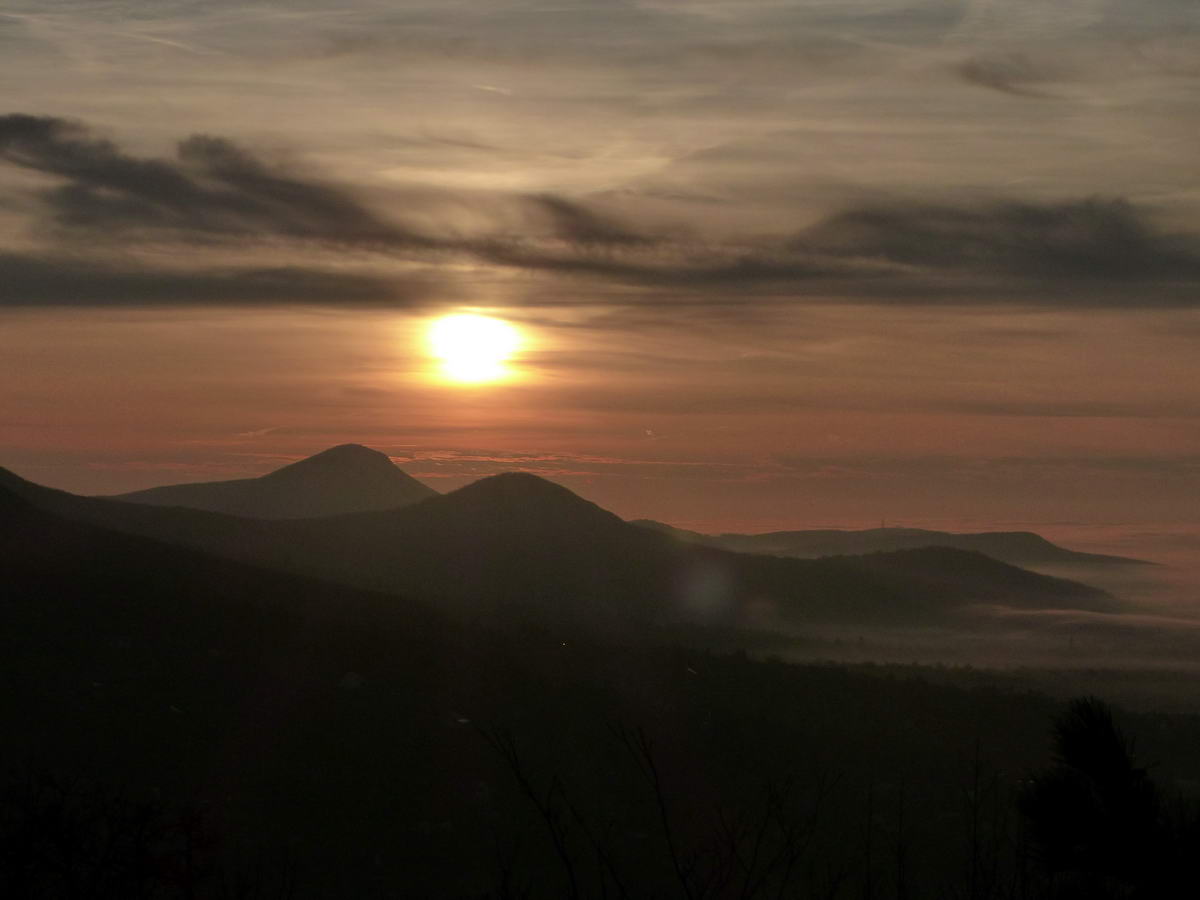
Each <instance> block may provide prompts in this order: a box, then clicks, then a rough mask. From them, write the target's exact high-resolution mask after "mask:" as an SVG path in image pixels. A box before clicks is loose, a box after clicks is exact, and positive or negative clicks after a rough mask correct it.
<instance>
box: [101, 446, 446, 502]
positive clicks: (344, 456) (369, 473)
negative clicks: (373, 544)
mask: <svg viewBox="0 0 1200 900" xmlns="http://www.w3.org/2000/svg"><path fill="white" fill-rule="evenodd" d="M436 493H437V492H436V491H435V490H433V488H431V487H428V486H427V485H425V484H422V483H421V482H420V481H417V479H415V478H413V477H412V476H411V475H408V474H407V473H405V472H404V471H403V470H402V469H400V468H399V467H398V466H396V464H395V463H393V462H392V461H391V459H390V458H388V456H386V455H385V454H383V453H380V452H379V451H378V450H371V449H370V448H368V447H364V446H362V445H361V444H342V445H340V446H337V447H332V448H330V449H329V450H325V451H324V452H322V453H318V454H316V455H315V456H310V457H308V458H307V459H302V460H300V461H299V462H294V463H292V464H291V465H287V466H284V467H283V468H282V469H276V470H275V471H274V472H271V473H269V474H267V475H263V476H261V477H259V478H239V479H236V480H233V481H204V482H196V483H192V484H171V485H166V486H164V487H156V488H149V489H148V490H144V491H133V492H132V493H128V494H120V495H118V496H117V497H115V498H114V499H117V500H127V501H130V502H133V503H146V504H150V505H153V506H186V507H188V508H190V509H203V510H207V511H209V512H221V513H229V514H230V515H235V516H247V517H250V518H257V519H303V518H312V517H316V516H332V515H339V514H341V513H350V512H364V511H367V510H376V509H393V508H395V507H398V506H407V505H408V504H410V503H416V502H418V501H420V500H424V499H425V498H426V497H432V496H435V495H436Z"/></svg>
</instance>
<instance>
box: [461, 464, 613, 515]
mask: <svg viewBox="0 0 1200 900" xmlns="http://www.w3.org/2000/svg"><path fill="white" fill-rule="evenodd" d="M445 501H446V503H447V504H448V505H449V506H453V507H456V508H459V509H471V510H474V511H475V514H479V513H480V512H481V511H482V510H487V511H488V512H487V515H491V516H499V517H501V518H504V519H507V518H509V517H511V516H518V517H521V518H526V519H538V520H540V521H543V522H548V521H559V522H581V521H593V522H597V523H599V522H601V521H602V522H604V523H605V525H610V524H611V523H613V522H615V523H618V524H621V525H624V523H623V522H621V520H620V519H619V518H618V517H617V516H615V515H613V514H612V513H610V512H608V510H605V509H603V508H601V507H600V506H597V505H596V504H595V503H592V502H591V501H590V500H585V499H583V498H582V497H580V496H579V495H578V494H576V493H575V492H574V491H572V490H570V489H569V488H566V487H563V486H562V485H561V484H557V483H555V482H553V481H549V480H548V479H545V478H542V477H541V476H539V475H533V474H530V473H529V472H503V473H501V474H499V475H490V476H488V477H487V478H481V479H480V480H479V481H475V482H472V483H471V484H468V485H467V486H466V487H462V488H459V489H458V490H457V491H454V492H453V493H451V494H447V495H445Z"/></svg>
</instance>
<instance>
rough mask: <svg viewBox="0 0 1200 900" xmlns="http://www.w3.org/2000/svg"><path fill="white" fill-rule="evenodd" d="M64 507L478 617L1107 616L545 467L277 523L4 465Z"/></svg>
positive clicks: (1079, 597) (574, 620)
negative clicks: (799, 539) (837, 550)
mask: <svg viewBox="0 0 1200 900" xmlns="http://www.w3.org/2000/svg"><path fill="white" fill-rule="evenodd" d="M3 484H7V485H8V486H9V487H10V489H12V490H14V491H15V492H17V493H21V494H22V495H23V496H24V497H26V499H28V500H30V501H31V502H33V503H34V504H36V505H38V506H40V507H42V508H44V509H49V510H52V511H54V512H55V513H57V514H58V515H61V516H65V517H68V518H72V519H76V520H83V521H87V522H90V523H92V524H98V525H101V526H103V527H106V528H109V529H115V530H119V531H125V532H132V533H137V534H142V535H149V536H153V537H156V538H159V539H161V540H166V541H172V542H174V543H178V544H183V545H187V546H190V547H193V548H197V549H202V550H205V551H207V552H210V553H215V554H218V555H220V556H223V557H228V558H234V559H238V560H240V561H243V562H249V563H253V564H256V565H261V566H267V567H270V568H274V569H280V570H284V571H289V572H294V573H299V574H303V575H308V576H315V577H317V578H320V579H323V580H327V581H336V582H339V583H343V584H347V585H352V586H354V587H358V588H365V589H369V590H374V591H381V592H387V593H398V594H402V595H405V596H412V597H417V598H423V599H426V600H428V601H429V602H431V603H434V604H436V605H438V606H439V607H440V608H442V609H444V610H448V611H452V612H454V613H455V614H457V615H458V616H460V617H464V618H466V619H468V620H475V621H482V622H503V623H507V624H514V623H522V622H526V623H530V624H540V625H546V624H552V625H562V626H586V627H588V628H603V629H621V630H625V631H628V630H630V629H634V630H636V629H639V628H644V627H645V626H647V625H650V624H655V623H657V624H670V623H674V622H681V621H691V622H695V621H700V622H705V623H709V624H713V625H730V624H734V625H736V624H759V625H762V624H764V623H768V622H769V621H771V620H774V619H776V618H783V619H789V620H796V621H853V622H865V621H878V622H902V623H914V624H915V623H918V622H924V621H930V620H932V619H937V618H939V617H944V616H947V615H953V614H954V612H955V611H956V610H960V609H962V608H963V607H965V606H967V605H969V604H972V603H989V604H1001V605H1014V606H1026V607H1028V606H1049V607H1055V608H1079V609H1091V610H1108V609H1112V608H1113V607H1114V603H1115V601H1114V600H1113V598H1112V597H1111V596H1109V595H1108V594H1106V593H1104V592H1103V591H1099V590H1096V589H1094V588H1090V587H1088V586H1086V585H1082V584H1078V583H1076V582H1071V581H1065V580H1061V579H1054V578H1048V577H1046V576H1042V575H1037V574H1034V573H1031V572H1024V571H1023V570H1020V569H1016V568H1014V567H1012V566H1008V565H1006V564H1004V563H999V562H996V561H995V560H992V559H989V558H987V557H985V556H982V555H981V554H978V553H973V552H970V551H960V550H952V549H943V550H941V551H938V552H936V553H930V552H923V553H916V554H907V555H904V554H901V555H896V556H889V555H887V554H883V555H878V556H872V557H870V558H867V559H865V560H860V559H855V558H853V557H842V558H836V559H828V560H801V559H786V558H781V557H772V556H758V555H750V554H742V553H735V552H731V551H726V550H722V549H719V548H712V547H706V546H701V545H696V544H688V543H685V542H681V541H678V540H675V539H674V538H672V537H669V536H667V535H663V534H657V533H655V532H653V531H651V530H648V529H645V528H640V527H637V526H635V525H631V524H629V523H626V522H624V521H622V520H621V519H620V518H618V517H617V516H615V515H613V514H612V513H609V512H607V511H605V510H603V509H601V508H600V507H598V506H596V505H595V504H593V503H590V502H588V501H587V500H584V499H583V498H581V497H578V496H577V495H575V494H573V493H572V492H571V491H569V490H567V489H566V488H564V487H562V486H560V485H556V484H554V483H552V482H549V481H546V480H545V479H542V478H538V477H536V476H533V475H527V474H520V473H510V474H505V475H496V476H493V477H490V478H485V479H483V480H481V481H478V482H475V483H474V484H470V485H467V486H466V487H464V488H461V489H460V490H457V491H454V492H452V493H449V494H445V495H437V496H434V497H430V498H429V499H427V500H424V501H422V502H420V503H417V504H414V505H411V506H407V507H402V508H399V509H390V510H384V511H377V512H364V513H353V514H346V515H342V516H333V517H326V518H320V519H304V520H290V521H265V520H251V519H242V518H238V517H234V516H228V515H222V514H216V513H206V512H201V511H197V510H188V509H179V508H161V507H150V506H144V505H141V504H135V503H129V502H124V501H115V500H106V499H102V498H86V497H76V496H73V495H71V494H67V493H64V492H62V491H54V490H50V489H47V488H42V487H39V486H37V485H33V484H31V483H29V482H25V481H23V480H21V479H19V478H17V477H16V476H14V475H11V473H3V472H0V485H3Z"/></svg>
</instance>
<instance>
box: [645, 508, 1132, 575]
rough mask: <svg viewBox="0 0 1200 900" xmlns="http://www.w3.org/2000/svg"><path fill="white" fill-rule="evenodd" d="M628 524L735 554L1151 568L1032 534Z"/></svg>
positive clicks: (893, 529)
mask: <svg viewBox="0 0 1200 900" xmlns="http://www.w3.org/2000/svg"><path fill="white" fill-rule="evenodd" d="M631 524H634V525H638V526H641V527H643V528H649V529H651V530H653V531H658V532H661V533H663V534H669V535H671V536H673V537H675V538H677V539H679V540H682V541H688V542H690V543H696V544H704V545H706V546H710V547H720V548H722V549H725V550H733V551H736V552H738V553H767V554H771V555H773V556H794V557H798V558H801V559H816V558H818V557H822V556H842V555H848V554H862V553H879V552H888V551H893V550H916V549H919V548H921V547H953V548H955V549H957V550H972V551H975V552H977V553H983V554H986V555H987V556H990V557H992V558H994V559H998V560H1001V561H1003V562H1007V563H1011V564H1013V565H1018V566H1050V565H1151V564H1150V563H1147V562H1146V561H1145V560H1141V559H1131V558H1129V557H1125V556H1108V555H1105V554H1101V553H1080V552H1078V551H1075V550H1068V549H1067V548H1065V547H1060V546H1058V545H1057V544H1053V543H1051V542H1050V541H1048V540H1046V539H1045V538H1044V537H1042V536H1041V535H1038V534H1034V533H1033V532H1031V531H983V532H973V533H956V532H951V531H927V530H925V529H921V528H868V529H864V530H861V531H842V530H836V529H821V530H814V531H772V532H767V533H765V534H701V533H700V532H696V531H687V530H685V529H682V528H673V527H672V526H670V525H665V524H663V523H662V522H655V521H653V520H651V519H637V520H635V521H634V522H632V523H631Z"/></svg>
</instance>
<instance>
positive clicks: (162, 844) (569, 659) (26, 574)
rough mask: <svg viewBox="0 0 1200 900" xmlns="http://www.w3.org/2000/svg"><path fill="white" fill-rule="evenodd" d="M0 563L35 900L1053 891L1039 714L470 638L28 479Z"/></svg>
mask: <svg viewBox="0 0 1200 900" xmlns="http://www.w3.org/2000/svg"><path fill="white" fill-rule="evenodd" d="M538 489H539V490H542V489H544V488H541V487H539V488H538ZM477 490H481V491H492V490H497V491H502V492H508V491H517V492H518V493H517V496H519V497H521V498H524V497H525V495H524V493H521V492H520V490H521V489H519V484H514V483H513V482H512V481H511V479H509V480H503V481H501V482H499V488H496V487H492V486H490V485H489V484H487V483H485V484H484V485H482V486H480V487H479V488H477ZM467 499H468V500H470V499H471V495H469V494H468V495H467ZM566 499H569V498H566ZM459 502H465V501H459ZM474 502H476V501H472V504H471V505H473V503H474ZM571 508H573V507H571ZM453 511H454V510H453V509H451V512H453ZM155 512H161V511H157V510H156V511H155ZM451 512H446V513H443V515H446V516H447V517H448V519H447V521H449V517H450V515H451ZM214 521H217V522H220V521H224V520H223V519H222V518H221V517H217V518H216V519H215V520H214ZM235 521H236V520H235ZM557 521H558V520H557V519H554V518H549V519H547V521H546V522H544V523H543V524H542V525H541V526H538V527H542V528H548V527H550V526H552V525H554V524H555V523H556V522H557ZM508 524H510V525H511V524H512V523H511V522H510V523H508ZM594 525H595V528H596V532H595V533H594V535H593V536H594V537H596V538H597V539H599V537H600V530H601V529H602V528H603V527H604V526H602V525H601V519H600V517H599V516H597V517H595V520H594ZM439 527H442V526H439ZM476 537H480V538H482V537H486V533H485V532H483V531H480V532H479V533H477V535H476ZM0 561H2V563H3V578H4V588H5V589H4V590H3V591H2V592H0V616H2V617H3V627H0V684H3V686H4V690H3V691H0V719H2V721H4V722H5V723H6V727H5V740H4V741H3V742H0V772H2V773H4V775H3V779H4V781H3V783H2V784H0V889H2V890H3V894H4V896H6V897H14V898H33V897H39V898H46V897H65V896H87V897H112V898H116V897H120V898H122V900H148V898H151V897H154V898H164V897H169V898H183V897H191V898H216V897H256V898H258V897H289V898H299V900H306V898H327V897H356V898H375V897H380V898H382V897H395V896H415V897H430V898H441V897H447V898H449V897H484V896H491V897H503V896H513V895H514V894H517V895H521V896H527V897H530V898H553V897H562V896H572V895H574V896H580V897H599V896H604V895H608V896H614V895H615V896H628V897H637V898H652V897H665V896H685V895H692V896H701V895H706V896H768V895H769V896H821V897H828V898H831V900H849V898H856V897H862V896H866V895H869V894H870V895H879V893H880V892H879V888H880V885H884V884H887V885H892V884H896V883H902V884H903V886H904V892H905V893H906V895H908V896H970V895H971V893H970V892H971V891H973V892H974V895H975V896H988V895H991V896H1000V895H1003V894H1002V893H1001V889H1002V888H1003V887H1005V886H1007V885H1009V884H1011V883H1014V880H1015V879H1017V878H1022V879H1024V878H1028V877H1029V876H1028V873H1027V872H1025V870H1024V869H1023V866H1024V865H1025V862H1024V858H1023V857H1022V855H1021V852H1022V851H1021V845H1020V843H1019V840H1020V836H1021V834H1022V830H1021V828H1020V827H1019V823H1018V822H1017V820H1016V818H1015V810H1014V809H1013V808H1012V806H1011V804H1010V803H1009V801H1008V798H1009V797H1010V796H1011V792H1012V791H1013V790H1015V789H1016V787H1017V786H1018V785H1019V784H1021V783H1024V781H1025V779H1026V778H1027V775H1028V773H1029V772H1030V771H1031V770H1034V769H1036V768H1038V767H1041V766H1045V765H1046V764H1047V763H1048V762H1049V755H1050V752H1049V749H1050V748H1049V742H1048V740H1047V729H1048V724H1049V721H1050V718H1051V715H1052V713H1053V712H1054V709H1055V707H1054V705H1053V704H1051V703H1050V702H1049V701H1046V700H1045V699H1042V698H1038V697H1036V696H1031V695H1028V694H1025V693H1005V692H1002V691H995V690H973V691H966V690H961V689H956V688H952V687H947V686H935V685H933V684H929V683H926V682H924V681H923V680H922V679H921V676H920V672H914V673H913V676H912V677H899V678H896V677H893V678H882V677H874V676H868V675H865V674H861V673H854V672H850V671H846V670H842V669H835V668H832V667H819V666H816V667H797V666H788V665H783V664H779V663H755V662H752V661H750V660H747V659H746V658H745V657H744V656H729V657H724V656H714V655H711V654H708V653H704V652H697V651H691V650H687V649H670V648H667V647H659V646H655V645H654V644H652V643H648V642H643V643H641V644H640V645H639V646H630V645H621V644H616V643H606V642H595V641H586V640H581V641H577V640H566V641H564V640H563V639H561V636H560V635H557V634H553V633H547V632H545V631H538V630H524V631H514V630H512V629H500V630H497V629H493V630H487V631H484V630H479V629H474V628H468V627H464V626H461V625H453V624H450V623H446V622H443V621H441V620H440V619H439V617H438V616H436V615H434V614H433V613H431V612H429V611H428V610H425V609H423V608H421V607H420V606H418V605H415V604H413V603H411V602H406V601H404V600H403V599H402V598H399V597H396V596H385V595H380V594H371V593H364V592H359V591H354V590H350V589H347V588H344V587H339V586H336V585H328V584H322V583H320V582H317V581H312V580H309V579H306V578H300V577H295V576H290V575H284V574H278V573H273V572H267V571H263V570H261V569H255V568H253V567H249V566H245V565H241V564H238V563H235V562H230V561H228V560H223V559H215V558H212V557H210V556H206V555H204V554H202V553H198V552H196V551H194V550H190V549H186V548H180V547H176V546H169V545H166V544H163V543H160V542H157V541H154V540H150V539H148V538H144V537H139V536H132V535H129V534H124V533H117V532H113V531H110V530H107V529H103V528H100V527H98V526H95V525H93V524H88V523H82V522H79V521H69V520H65V519H63V518H62V517H60V516H56V515H54V514H51V513H48V512H46V511H45V510H44V509H38V508H36V507H34V506H32V505H30V504H29V503H28V502H25V501H23V500H21V499H20V498H18V497H16V496H15V495H14V494H13V493H12V492H11V491H6V490H5V489H4V488H3V486H0ZM1123 724H1124V725H1125V726H1126V727H1127V728H1129V730H1130V731H1131V732H1132V733H1136V734H1138V736H1139V738H1141V740H1140V742H1139V749H1141V750H1142V751H1143V753H1144V754H1145V755H1146V757H1147V758H1151V759H1154V760H1155V761H1156V762H1157V763H1159V765H1158V767H1157V768H1156V769H1155V773H1156V778H1159V779H1160V780H1161V782H1162V783H1163V784H1164V786H1165V787H1167V788H1169V789H1173V788H1174V787H1175V786H1176V785H1177V784H1183V783H1184V782H1185V780H1186V779H1195V778H1197V777H1200V773H1197V771H1196V767H1195V758H1194V753H1192V750H1193V748H1194V746H1195V742H1196V740H1197V739H1198V735H1197V732H1196V725H1195V722H1194V721H1193V720H1191V719H1186V720H1185V719H1169V718H1167V717H1161V716H1158V717H1127V718H1126V719H1125V720H1124V723H1123ZM158 809H165V810H168V811H176V812H179V811H181V812H180V814H178V815H175V814H171V815H168V816H166V817H165V818H161V817H156V816H151V815H148V814H147V813H146V811H147V810H150V811H154V810H158ZM139 849H141V850H146V851H148V852H145V853H132V852H131V851H133V850H139ZM756 851H757V853H756ZM981 859H982V860H984V861H985V862H986V865H982V864H980V860H981ZM681 877H682V878H683V879H684V880H685V881H686V885H684V884H681ZM617 883H619V884H620V885H621V889H618V888H617ZM718 886H723V887H722V891H718V890H716V888H717V887H718ZM884 896H891V895H890V894H884Z"/></svg>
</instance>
